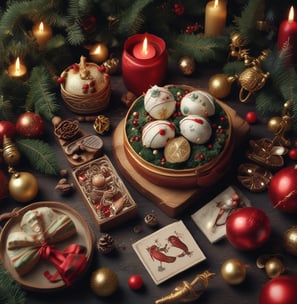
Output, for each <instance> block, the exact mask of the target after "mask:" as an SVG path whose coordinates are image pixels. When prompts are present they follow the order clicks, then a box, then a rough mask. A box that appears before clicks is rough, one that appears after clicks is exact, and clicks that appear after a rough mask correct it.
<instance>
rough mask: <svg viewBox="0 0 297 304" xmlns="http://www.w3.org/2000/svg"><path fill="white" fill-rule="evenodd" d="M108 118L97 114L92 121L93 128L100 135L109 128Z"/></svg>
mask: <svg viewBox="0 0 297 304" xmlns="http://www.w3.org/2000/svg"><path fill="white" fill-rule="evenodd" d="M110 124H111V123H110V119H109V118H108V117H106V116H104V115H98V116H97V117H96V119H95V121H94V124H93V127H94V130H95V131H96V132H97V133H98V134H100V135H102V134H104V133H106V132H108V131H109V130H110Z"/></svg>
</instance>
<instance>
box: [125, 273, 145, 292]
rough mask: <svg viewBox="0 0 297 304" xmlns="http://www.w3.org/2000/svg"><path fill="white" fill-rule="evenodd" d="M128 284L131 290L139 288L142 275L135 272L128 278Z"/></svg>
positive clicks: (141, 282)
mask: <svg viewBox="0 0 297 304" xmlns="http://www.w3.org/2000/svg"><path fill="white" fill-rule="evenodd" d="M128 286H129V287H130V288H131V289H133V290H139V289H140V288H141V287H142V286H143V280H142V277H141V276H139V275H137V274H133V275H131V276H130V277H129V279H128Z"/></svg>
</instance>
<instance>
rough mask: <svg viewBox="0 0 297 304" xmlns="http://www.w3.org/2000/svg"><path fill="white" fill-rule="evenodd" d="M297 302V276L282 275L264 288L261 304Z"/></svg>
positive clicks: (261, 294)
mask: <svg viewBox="0 0 297 304" xmlns="http://www.w3.org/2000/svg"><path fill="white" fill-rule="evenodd" d="M296 300H297V276H296V275H280V276H278V277H276V278H273V279H271V280H270V281H268V282H267V283H266V284H265V285H264V286H263V288H262V289H261V292H260V297H259V304H296Z"/></svg>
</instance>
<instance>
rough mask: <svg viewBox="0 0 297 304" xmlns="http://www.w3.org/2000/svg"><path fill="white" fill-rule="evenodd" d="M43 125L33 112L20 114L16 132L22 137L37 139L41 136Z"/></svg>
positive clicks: (38, 116)
mask: <svg viewBox="0 0 297 304" xmlns="http://www.w3.org/2000/svg"><path fill="white" fill-rule="evenodd" d="M43 130H44V123H43V120H42V118H41V116H40V115H39V114H37V113H34V112H25V113H23V114H21V115H20V116H19V117H18V119H17V122H16V131H17V132H18V133H19V134H20V135H21V136H24V137H29V138H38V137H40V136H41V135H42V134H43Z"/></svg>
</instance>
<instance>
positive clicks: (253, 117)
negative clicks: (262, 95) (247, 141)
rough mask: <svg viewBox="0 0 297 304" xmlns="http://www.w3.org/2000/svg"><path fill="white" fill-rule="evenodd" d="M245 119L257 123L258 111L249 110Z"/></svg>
mask: <svg viewBox="0 0 297 304" xmlns="http://www.w3.org/2000/svg"><path fill="white" fill-rule="evenodd" d="M245 120H246V121H247V122H248V123H250V124H254V123H256V122H257V114H256V112H247V113H246V115H245Z"/></svg>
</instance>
